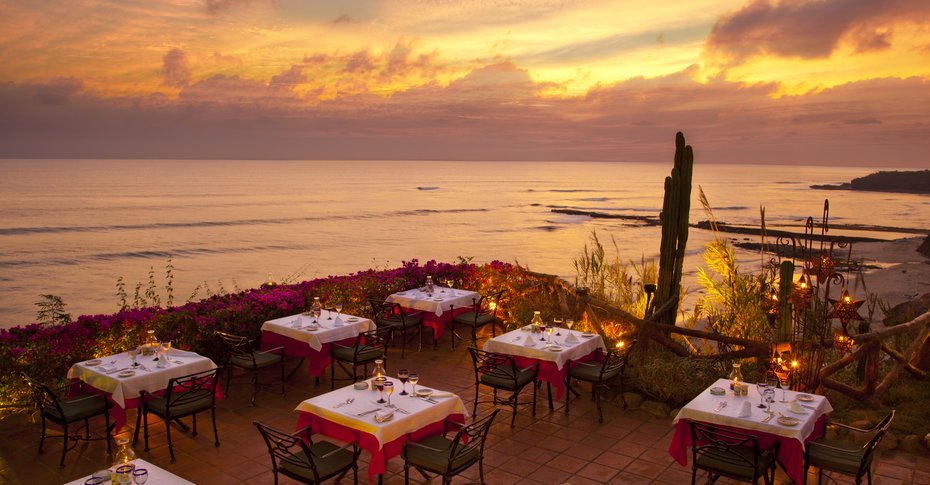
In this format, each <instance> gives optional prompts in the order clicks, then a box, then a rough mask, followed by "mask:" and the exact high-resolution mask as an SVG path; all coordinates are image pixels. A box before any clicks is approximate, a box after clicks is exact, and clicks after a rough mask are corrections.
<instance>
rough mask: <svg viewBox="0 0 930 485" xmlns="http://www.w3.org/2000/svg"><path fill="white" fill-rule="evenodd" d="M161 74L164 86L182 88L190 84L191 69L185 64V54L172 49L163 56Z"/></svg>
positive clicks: (179, 50)
mask: <svg viewBox="0 0 930 485" xmlns="http://www.w3.org/2000/svg"><path fill="white" fill-rule="evenodd" d="M161 72H162V76H163V79H164V80H163V82H164V83H165V86H171V87H173V88H183V87H184V86H187V85H188V84H190V82H191V69H190V64H189V63H188V62H187V54H185V53H184V51H182V50H181V49H177V48H174V49H171V50H170V51H168V53H167V54H165V56H164V57H163V58H162V68H161Z"/></svg>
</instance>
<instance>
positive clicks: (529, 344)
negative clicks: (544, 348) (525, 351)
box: [523, 334, 536, 347]
mask: <svg viewBox="0 0 930 485" xmlns="http://www.w3.org/2000/svg"><path fill="white" fill-rule="evenodd" d="M523 345H524V346H526V347H532V346H533V345H536V341H535V340H533V335H532V334H530V335H527V336H526V340H524V341H523Z"/></svg>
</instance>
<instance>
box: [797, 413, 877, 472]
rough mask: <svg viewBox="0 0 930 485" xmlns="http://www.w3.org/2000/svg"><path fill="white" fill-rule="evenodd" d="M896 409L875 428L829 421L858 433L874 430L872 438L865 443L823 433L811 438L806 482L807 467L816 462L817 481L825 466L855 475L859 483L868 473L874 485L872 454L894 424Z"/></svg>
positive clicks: (825, 468) (805, 467)
mask: <svg viewBox="0 0 930 485" xmlns="http://www.w3.org/2000/svg"><path fill="white" fill-rule="evenodd" d="M894 413H895V412H894V410H892V411H891V413H889V414H888V415H887V416H885V418H884V419H882V421H881V422H880V423H878V425H877V426H875V427H874V428H872V429H860V428H854V427H852V426H849V425H845V424H841V423H829V424H828V425H827V426H834V427H838V428H844V429H848V430H850V431H853V432H856V433H865V434H872V438H871V439H869V441H867V442H866V443H865V444H864V445H862V446H858V445H855V444H853V443H846V442H843V441H838V440H833V439H829V438H823V437H821V438H817V439H815V440H813V441H810V442H808V443H807V446H806V447H805V449H804V483H805V484H806V483H807V470H808V468H810V466H811V465H813V466H815V467H817V483H818V484H819V483H820V481H821V479H822V478H823V472H824V470H829V471H835V472H839V473H844V474H847V475H854V476H855V477H856V484H857V485H858V484H860V483H862V477H863V476H865V477H866V478H867V479H868V481H869V485H871V484H872V457H873V456H874V454H875V448H876V447H877V446H878V444H879V443H881V441H882V438H884V437H885V433H886V432H887V431H888V428H890V427H891V421H892V420H893V419H894Z"/></svg>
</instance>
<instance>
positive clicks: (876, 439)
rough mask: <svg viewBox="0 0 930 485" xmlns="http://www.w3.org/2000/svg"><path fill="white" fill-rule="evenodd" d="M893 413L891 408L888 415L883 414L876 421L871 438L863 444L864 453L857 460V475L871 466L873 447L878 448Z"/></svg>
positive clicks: (889, 425) (889, 424)
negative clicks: (879, 419) (877, 421)
mask: <svg viewBox="0 0 930 485" xmlns="http://www.w3.org/2000/svg"><path fill="white" fill-rule="evenodd" d="M894 413H895V411H894V409H892V410H891V412H890V413H888V415H887V416H885V417H884V419H882V421H881V422H880V423H878V425H877V426H875V427H874V428H872V431H873V432H875V435H873V436H872V439H870V440H869V441H868V442H867V443H866V444H865V445H864V446H863V449H865V453H864V454H863V455H862V461H861V462H859V473H858V475H860V476H861V475H862V474H863V473H865V472H866V471H867V469H868V468H869V467H871V465H872V455H874V454H875V448H878V444H879V443H881V442H882V438H884V437H885V433H886V432H887V431H888V428H891V421H892V420H893V419H894Z"/></svg>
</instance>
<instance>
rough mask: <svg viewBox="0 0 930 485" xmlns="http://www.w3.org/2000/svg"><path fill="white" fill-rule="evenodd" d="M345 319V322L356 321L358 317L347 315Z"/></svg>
mask: <svg viewBox="0 0 930 485" xmlns="http://www.w3.org/2000/svg"><path fill="white" fill-rule="evenodd" d="M346 321H347V322H357V321H358V317H349V318H346Z"/></svg>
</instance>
